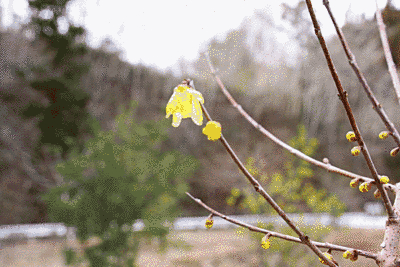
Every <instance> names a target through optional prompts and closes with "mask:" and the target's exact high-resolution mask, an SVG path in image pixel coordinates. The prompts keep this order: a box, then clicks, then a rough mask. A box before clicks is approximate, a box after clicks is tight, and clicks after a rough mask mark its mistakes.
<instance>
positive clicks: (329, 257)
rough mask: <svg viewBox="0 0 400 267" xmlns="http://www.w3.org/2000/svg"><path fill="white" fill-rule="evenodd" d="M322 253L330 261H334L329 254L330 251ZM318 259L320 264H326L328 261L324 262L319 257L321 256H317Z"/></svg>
mask: <svg viewBox="0 0 400 267" xmlns="http://www.w3.org/2000/svg"><path fill="white" fill-rule="evenodd" d="M323 254H324V256H325V257H327V258H328V260H331V261H333V262H335V260H334V259H333V256H332V254H330V253H328V252H324V253H323ZM319 261H320V262H321V263H322V264H325V265H328V263H326V262H325V261H324V260H323V259H321V258H319Z"/></svg>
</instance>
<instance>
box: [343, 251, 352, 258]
mask: <svg viewBox="0 0 400 267" xmlns="http://www.w3.org/2000/svg"><path fill="white" fill-rule="evenodd" d="M350 257H351V251H350V250H346V251H345V252H343V258H345V259H350Z"/></svg>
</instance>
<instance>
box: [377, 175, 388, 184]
mask: <svg viewBox="0 0 400 267" xmlns="http://www.w3.org/2000/svg"><path fill="white" fill-rule="evenodd" d="M379 181H380V182H381V184H387V183H388V182H389V177H387V176H386V175H380V176H379Z"/></svg>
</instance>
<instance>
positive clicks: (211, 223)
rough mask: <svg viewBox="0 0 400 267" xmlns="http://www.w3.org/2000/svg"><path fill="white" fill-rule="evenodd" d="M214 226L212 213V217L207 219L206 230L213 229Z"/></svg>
mask: <svg viewBox="0 0 400 267" xmlns="http://www.w3.org/2000/svg"><path fill="white" fill-rule="evenodd" d="M213 225H214V220H213V214H212V213H211V214H210V216H208V218H207V219H206V228H207V229H211V227H213Z"/></svg>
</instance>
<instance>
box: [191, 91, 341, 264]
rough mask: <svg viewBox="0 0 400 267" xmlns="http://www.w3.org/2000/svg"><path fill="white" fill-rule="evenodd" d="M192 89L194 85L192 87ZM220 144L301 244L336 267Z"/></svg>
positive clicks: (205, 111) (231, 150) (227, 145)
mask: <svg viewBox="0 0 400 267" xmlns="http://www.w3.org/2000/svg"><path fill="white" fill-rule="evenodd" d="M193 88H194V85H193ZM200 105H201V108H202V110H203V112H204V114H205V116H206V117H207V120H209V121H211V117H210V115H209V114H208V112H207V110H206V108H205V107H204V105H203V104H202V103H201V102H200ZM220 140H221V142H222V144H223V145H224V146H225V148H226V150H227V151H228V153H229V154H230V155H231V157H232V159H233V160H234V161H235V163H236V164H237V165H238V167H239V169H240V170H241V171H242V172H243V174H244V175H245V176H246V178H247V180H248V181H249V182H250V183H251V184H252V185H253V187H254V189H255V190H256V191H257V193H259V194H260V195H261V196H262V197H263V198H264V199H265V200H266V201H267V202H268V203H269V204H270V205H271V207H272V208H273V209H274V210H275V211H276V212H277V213H278V214H279V216H281V217H282V219H283V220H284V221H285V222H286V223H287V224H288V225H289V227H290V228H292V230H293V231H294V232H295V233H296V234H297V235H298V236H299V238H300V240H301V242H302V243H303V244H305V245H307V246H308V247H310V248H311V250H312V251H313V252H314V253H315V254H317V255H318V257H319V258H321V259H322V260H324V261H325V262H326V263H327V264H328V265H329V266H331V267H336V265H335V264H334V263H333V262H332V261H331V260H329V259H327V258H326V257H325V255H324V254H323V253H322V251H321V250H320V249H319V248H317V247H316V246H315V245H314V244H313V243H312V242H311V240H310V238H309V237H308V236H307V235H305V234H304V233H303V232H302V231H300V229H299V228H298V227H297V226H296V225H295V224H294V223H293V221H292V220H291V219H290V218H289V217H288V216H287V215H286V213H285V212H284V211H283V210H282V209H281V207H279V205H278V204H277V203H276V202H275V201H274V200H273V198H272V197H271V196H270V195H269V194H268V193H267V192H266V191H265V189H264V188H263V187H262V186H261V185H260V183H259V182H258V181H257V180H256V179H255V178H254V177H253V176H252V175H251V174H250V173H249V171H248V170H247V169H246V168H245V167H244V165H243V163H242V162H241V161H240V159H239V158H238V157H237V155H236V154H235V152H234V151H233V149H232V148H231V147H230V145H229V144H228V142H227V141H226V139H225V137H224V136H223V134H222V133H221V138H220Z"/></svg>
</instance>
